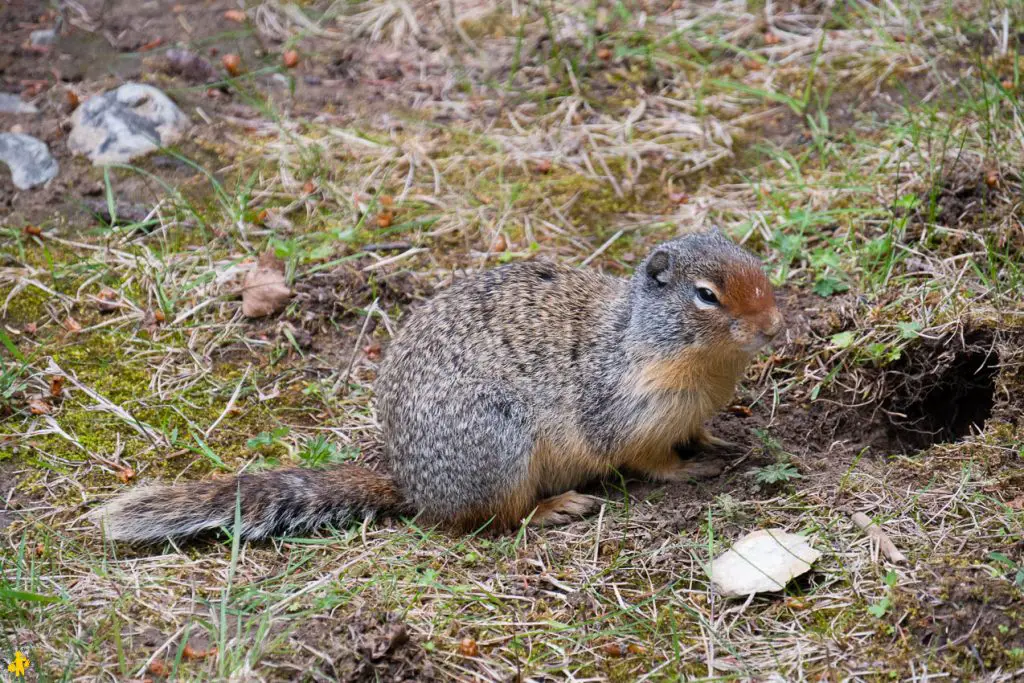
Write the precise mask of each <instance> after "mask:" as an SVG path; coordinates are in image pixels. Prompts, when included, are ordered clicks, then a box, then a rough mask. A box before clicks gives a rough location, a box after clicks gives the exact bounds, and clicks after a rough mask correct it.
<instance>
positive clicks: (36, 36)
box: [28, 28, 57, 47]
mask: <svg viewBox="0 0 1024 683" xmlns="http://www.w3.org/2000/svg"><path fill="white" fill-rule="evenodd" d="M28 42H30V43H32V44H33V45H35V46H37V47H43V46H46V45H53V44H54V43H56V42H57V31H56V30H54V29H52V28H44V29H40V30H38V31H32V33H30V34H28Z"/></svg>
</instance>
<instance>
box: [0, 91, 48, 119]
mask: <svg viewBox="0 0 1024 683" xmlns="http://www.w3.org/2000/svg"><path fill="white" fill-rule="evenodd" d="M38 112H39V110H38V109H37V108H36V106H35V105H34V104H29V103H28V102H24V101H22V99H21V98H20V97H18V96H17V95H12V94H10V93H6V92H0V113H3V114H35V113H38Z"/></svg>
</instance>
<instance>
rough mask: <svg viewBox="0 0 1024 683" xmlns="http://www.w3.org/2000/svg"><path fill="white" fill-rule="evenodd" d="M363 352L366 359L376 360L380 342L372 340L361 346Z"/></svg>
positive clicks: (378, 355)
mask: <svg viewBox="0 0 1024 683" xmlns="http://www.w3.org/2000/svg"><path fill="white" fill-rule="evenodd" d="M363 353H365V354H366V358H367V360H378V359H379V358H380V342H378V341H372V342H370V343H369V344H367V345H366V346H364V347H363Z"/></svg>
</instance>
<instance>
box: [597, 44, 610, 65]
mask: <svg viewBox="0 0 1024 683" xmlns="http://www.w3.org/2000/svg"><path fill="white" fill-rule="evenodd" d="M597 58H598V59H600V60H601V61H604V62H607V61H608V60H609V59H611V58H612V51H611V50H610V49H608V48H606V47H602V48H600V49H598V51H597Z"/></svg>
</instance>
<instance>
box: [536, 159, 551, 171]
mask: <svg viewBox="0 0 1024 683" xmlns="http://www.w3.org/2000/svg"><path fill="white" fill-rule="evenodd" d="M534 170H536V171H537V173H550V172H551V161H550V160H549V159H541V160H540V161H538V162H537V165H536V166H534Z"/></svg>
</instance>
